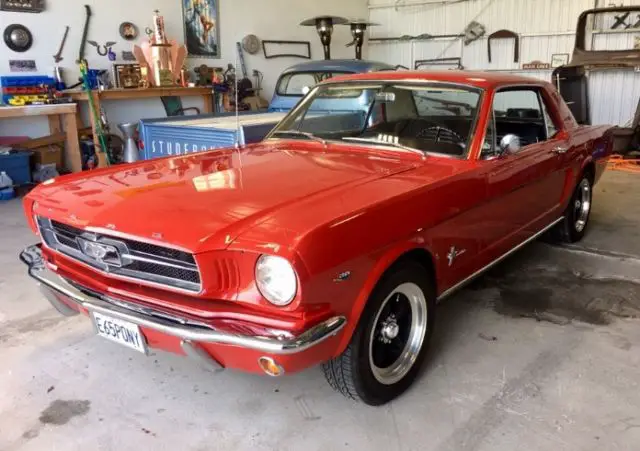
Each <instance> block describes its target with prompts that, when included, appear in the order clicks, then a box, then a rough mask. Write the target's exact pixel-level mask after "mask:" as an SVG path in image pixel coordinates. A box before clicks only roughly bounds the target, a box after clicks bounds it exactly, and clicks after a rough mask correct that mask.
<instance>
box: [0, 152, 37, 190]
mask: <svg viewBox="0 0 640 451" xmlns="http://www.w3.org/2000/svg"><path fill="white" fill-rule="evenodd" d="M29 157H31V152H23V151H19V152H12V153H9V154H6V155H5V154H0V172H6V173H7V175H8V176H9V177H11V180H13V184H14V185H24V184H26V183H31V166H30V165H29Z"/></svg>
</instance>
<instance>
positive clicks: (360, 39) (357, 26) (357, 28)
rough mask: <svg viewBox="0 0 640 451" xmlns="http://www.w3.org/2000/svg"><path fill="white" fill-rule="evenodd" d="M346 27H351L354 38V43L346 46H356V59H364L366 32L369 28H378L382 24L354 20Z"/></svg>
mask: <svg viewBox="0 0 640 451" xmlns="http://www.w3.org/2000/svg"><path fill="white" fill-rule="evenodd" d="M344 25H349V26H350V27H351V36H353V41H351V42H350V43H348V44H347V45H346V46H347V47H351V46H354V45H355V46H356V59H357V60H361V59H362V45H363V44H364V32H365V31H366V30H367V28H368V27H373V26H378V25H380V24H378V23H375V22H369V21H367V20H353V21H351V22H349V23H346V24H344Z"/></svg>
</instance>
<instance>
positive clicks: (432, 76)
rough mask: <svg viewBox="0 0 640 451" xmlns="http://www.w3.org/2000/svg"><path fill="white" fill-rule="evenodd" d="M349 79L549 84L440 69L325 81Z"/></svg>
mask: <svg viewBox="0 0 640 451" xmlns="http://www.w3.org/2000/svg"><path fill="white" fill-rule="evenodd" d="M348 80H363V81H366V80H371V81H377V80H393V81H396V80H397V81H417V80H419V81H437V82H450V83H456V84H465V85H470V86H476V87H478V88H482V89H487V88H495V87H500V86H504V85H513V84H516V85H519V84H537V85H540V84H549V83H548V82H546V81H544V80H540V79H537V78H530V77H523V76H520V75H514V74H509V73H504V72H476V71H467V70H439V71H424V70H420V71H406V70H400V71H384V72H372V73H366V74H353V75H340V76H337V77H334V78H331V79H329V80H327V81H325V82H324V83H331V82H336V81H348Z"/></svg>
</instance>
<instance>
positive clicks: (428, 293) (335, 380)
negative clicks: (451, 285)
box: [323, 262, 435, 405]
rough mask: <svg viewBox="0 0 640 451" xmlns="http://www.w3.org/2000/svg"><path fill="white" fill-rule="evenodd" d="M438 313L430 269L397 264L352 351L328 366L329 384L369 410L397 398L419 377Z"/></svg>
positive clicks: (373, 301)
mask: <svg viewBox="0 0 640 451" xmlns="http://www.w3.org/2000/svg"><path fill="white" fill-rule="evenodd" d="M434 314H435V291H434V289H433V287H432V285H431V283H430V282H429V277H428V275H427V270H426V269H425V268H424V267H423V266H421V265H419V264H417V263H414V262H406V263H402V264H401V265H398V266H397V267H395V268H394V269H393V270H392V271H391V272H389V273H387V275H385V276H384V278H383V279H382V280H381V281H380V283H379V284H378V286H377V287H376V289H375V290H374V292H373V293H372V295H371V297H370V298H369V301H368V303H367V306H366V307H365V310H364V312H363V314H362V317H361V319H360V322H359V323H358V327H357V328H356V331H355V332H354V334H353V337H352V339H351V342H350V343H349V346H348V347H347V349H345V351H344V352H343V353H342V354H341V355H340V356H339V357H337V358H335V359H333V360H331V361H329V362H327V363H325V364H323V370H324V374H325V376H326V378H327V381H328V382H329V384H330V385H331V386H332V387H333V388H334V389H335V390H337V391H339V392H340V393H342V394H343V395H344V396H346V397H349V398H352V399H359V400H362V401H363V402H365V403H366V404H369V405H380V404H384V403H386V402H388V401H390V400H392V399H393V398H395V397H397V396H398V395H400V394H401V393H402V392H404V391H405V390H406V389H407V388H408V387H409V386H410V385H411V383H412V382H413V381H414V379H415V378H416V376H417V373H418V370H419V368H420V364H421V363H422V361H423V360H424V357H425V354H426V349H427V343H428V342H429V339H430V337H431V331H432V329H433V324H434V320H435V316H434Z"/></svg>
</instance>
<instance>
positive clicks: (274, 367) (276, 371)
mask: <svg viewBox="0 0 640 451" xmlns="http://www.w3.org/2000/svg"><path fill="white" fill-rule="evenodd" d="M258 365H260V368H261V369H262V371H264V372H265V373H266V374H268V375H269V376H273V377H277V376H282V375H283V374H284V368H282V367H281V366H280V365H278V364H277V363H276V362H275V361H274V360H273V359H272V358H271V357H260V358H259V359H258Z"/></svg>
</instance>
